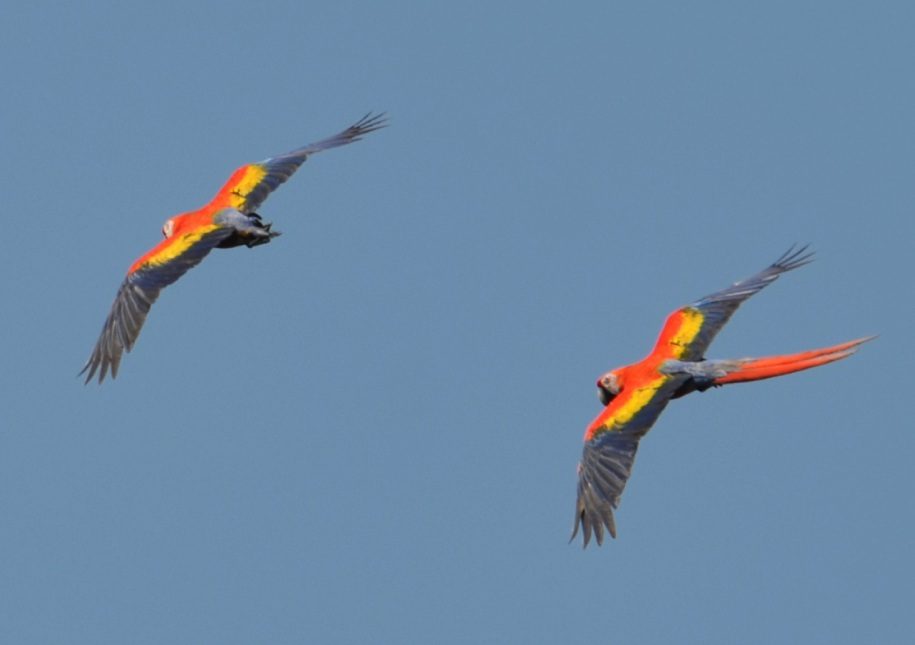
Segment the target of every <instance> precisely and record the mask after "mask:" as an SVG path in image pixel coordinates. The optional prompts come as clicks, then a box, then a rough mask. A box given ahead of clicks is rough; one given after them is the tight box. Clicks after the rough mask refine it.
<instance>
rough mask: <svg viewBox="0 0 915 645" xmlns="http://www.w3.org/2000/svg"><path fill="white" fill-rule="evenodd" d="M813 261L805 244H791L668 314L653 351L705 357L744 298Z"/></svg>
mask: <svg viewBox="0 0 915 645" xmlns="http://www.w3.org/2000/svg"><path fill="white" fill-rule="evenodd" d="M812 261H813V252H812V251H810V252H808V251H807V246H802V247H801V248H799V249H797V250H795V248H794V247H793V246H792V247H791V248H790V249H788V250H787V251H786V252H785V253H784V254H783V255H782V256H781V257H780V258H779V259H778V260H776V261H775V262H773V263H772V264H771V265H770V266H768V267H766V268H765V269H763V270H762V271H760V272H759V273H757V274H756V275H754V276H752V277H749V278H747V279H746V280H741V281H740V282H736V283H734V284H733V285H731V286H730V287H728V288H727V289H723V290H721V291H718V292H716V293H713V294H711V295H709V296H706V297H704V298H702V299H701V300H697V301H696V302H694V303H692V304H691V305H687V306H686V307H683V308H681V309H678V310H677V311H675V312H673V313H672V314H670V316H668V317H667V320H666V321H665V323H664V328H663V329H662V330H661V335H660V336H659V337H658V342H657V344H656V345H655V347H654V350H653V354H655V355H658V356H662V357H666V358H676V359H681V360H684V361H698V360H702V359H703V358H705V352H706V350H707V349H708V346H709V345H710V344H711V342H712V340H713V339H714V338H715V336H716V335H717V334H718V332H719V331H721V329H722V328H723V327H724V325H725V324H726V323H727V322H728V320H729V319H730V318H731V316H732V315H733V314H734V312H735V311H737V308H738V307H739V306H740V305H741V303H743V301H744V300H746V299H747V298H749V297H750V296H752V295H754V294H756V293H758V292H759V291H761V290H762V289H764V288H765V287H767V286H768V285H770V284H772V283H773V282H774V281H775V280H776V279H777V278H778V276H780V275H781V274H782V273H785V272H786V271H791V270H793V269H797V268H798V267H802V266H804V265H805V264H808V263H810V262H812Z"/></svg>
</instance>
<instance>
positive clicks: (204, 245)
mask: <svg viewBox="0 0 915 645" xmlns="http://www.w3.org/2000/svg"><path fill="white" fill-rule="evenodd" d="M384 125H385V120H384V115H378V116H372V115H371V114H368V115H366V116H365V117H363V118H362V119H360V120H359V121H357V122H356V123H354V124H353V125H351V126H350V127H349V128H347V129H346V130H343V131H342V132H340V133H338V134H336V135H334V136H332V137H329V138H327V139H322V140H321V141H318V142H316V143H312V144H309V145H307V146H303V147H301V148H297V149H296V150H293V151H291V152H287V153H286V154H283V155H279V156H277V157H271V158H269V159H265V160H264V161H261V162H257V163H253V164H247V165H244V166H242V167H240V168H238V169H237V170H235V172H233V173H232V175H231V176H230V177H229V180H228V181H227V182H226V183H225V185H223V187H222V188H221V189H220V190H219V191H218V192H217V193H216V195H215V196H214V197H213V199H212V200H210V202H209V203H208V204H207V205H206V206H204V207H203V208H200V209H198V210H195V211H189V212H186V213H181V214H180V215H175V216H174V217H171V218H169V219H168V220H167V221H166V222H165V225H164V226H163V227H162V234H163V235H164V236H165V239H163V240H162V241H161V242H159V243H158V244H156V245H155V246H154V247H153V248H152V249H150V250H149V251H147V252H146V253H144V254H143V255H142V256H140V257H139V258H138V259H137V260H136V261H135V262H134V263H133V264H131V265H130V268H129V269H128V271H127V276H126V277H125V278H124V281H123V282H122V283H121V287H120V288H119V289H118V293H117V295H116V296H115V299H114V304H113V305H112V307H111V312H110V313H109V314H108V318H107V319H106V320H105V324H104V326H103V327H102V333H101V335H100V336H99V339H98V342H97V343H96V345H95V348H94V349H93V350H92V354H91V355H90V356H89V360H88V361H86V364H85V366H84V367H83V369H82V371H81V372H80V374H82V373H86V381H85V382H86V383H88V382H89V381H91V380H92V379H93V378H94V377H95V376H96V375H97V376H98V381H99V383H101V382H102V381H103V380H105V376H106V375H107V374H109V373H110V374H111V377H112V378H114V377H116V376H117V373H118V366H119V365H120V362H121V358H122V355H123V353H124V352H129V351H130V350H131V349H132V348H133V345H134V343H135V342H136V340H137V338H138V337H139V335H140V330H141V328H142V326H143V323H144V322H145V320H146V316H147V314H148V313H149V309H150V307H151V306H152V304H153V303H154V302H155V301H156V298H158V297H159V293H160V291H161V290H162V289H163V288H165V287H167V286H168V285H170V284H172V283H173V282H175V281H176V280H177V279H178V278H180V277H181V276H182V275H184V274H185V273H187V271H188V270H190V269H191V268H193V267H195V266H197V265H198V264H199V263H200V262H201V261H202V260H203V258H204V257H206V255H207V254H208V253H209V252H210V251H212V250H213V249H214V248H233V247H236V246H242V245H244V246H247V247H249V248H251V247H255V246H259V245H261V244H266V243H268V242H270V240H272V239H273V238H274V237H277V236H278V235H279V232H277V231H273V230H271V224H270V223H269V222H264V221H263V220H262V219H261V216H260V215H259V214H258V213H257V212H255V211H256V209H257V208H258V207H259V206H260V205H261V204H262V203H263V202H264V200H265V199H266V198H267V196H268V195H269V194H270V193H271V192H272V191H274V190H275V189H276V188H277V187H278V186H280V184H282V183H283V182H285V181H286V180H287V179H289V177H290V176H292V174H293V173H294V172H295V171H296V170H297V169H298V168H299V166H301V165H302V164H303V163H304V162H305V160H306V159H307V158H308V157H309V156H311V155H312V154H314V153H316V152H320V151H321V150H327V149H329V148H335V147H337V146H342V145H346V144H348V143H352V142H354V141H358V140H359V139H360V138H361V137H362V136H363V135H365V134H368V133H369V132H374V131H375V130H378V129H379V128H382V127H384Z"/></svg>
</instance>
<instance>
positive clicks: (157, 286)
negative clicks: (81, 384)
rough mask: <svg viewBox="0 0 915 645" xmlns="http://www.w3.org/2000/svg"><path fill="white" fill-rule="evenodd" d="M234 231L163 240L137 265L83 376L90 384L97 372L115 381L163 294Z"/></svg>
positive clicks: (207, 229)
mask: <svg viewBox="0 0 915 645" xmlns="http://www.w3.org/2000/svg"><path fill="white" fill-rule="evenodd" d="M234 230H235V229H233V228H231V227H225V226H220V225H218V224H211V225H208V226H201V227H198V228H196V229H194V230H192V231H190V232H188V233H185V234H183V235H175V236H174V237H170V238H167V239H165V240H163V241H162V242H160V243H159V244H158V245H156V246H155V247H153V248H152V249H151V250H150V251H149V252H148V253H146V254H145V255H143V256H142V257H141V258H140V259H139V260H137V261H136V262H134V264H133V265H132V266H131V267H130V270H129V271H128V272H127V277H126V278H124V282H122V283H121V287H120V288H119V289H118V293H117V295H116V296H115V298H114V304H113V305H112V306H111V312H110V313H109V314H108V318H107V319H106V320H105V325H104V326H103V327H102V333H101V335H100V336H99V339H98V342H97V343H96V344H95V349H93V350H92V355H91V356H89V360H88V361H86V365H85V366H84V367H83V369H82V370H81V371H80V374H83V373H85V372H88V374H86V381H85V382H86V383H88V382H89V381H91V380H92V379H93V378H94V377H95V375H96V372H97V373H98V382H99V383H101V382H102V381H104V380H105V376H106V375H107V374H108V372H109V371H110V372H111V378H114V377H116V376H117V375H118V365H120V363H121V356H122V354H123V353H124V352H125V351H127V352H129V351H130V350H131V349H132V348H133V344H134V343H135V342H136V341H137V337H139V335H140V329H141V328H142V327H143V323H144V321H145V320H146V314H148V313H149V308H150V307H151V306H152V304H153V303H154V302H155V301H156V298H158V297H159V292H160V291H162V289H164V288H165V287H167V286H168V285H170V284H171V283H173V282H174V281H175V280H177V279H178V278H180V277H181V276H183V275H184V274H185V273H187V271H188V270H189V269H191V268H193V267H195V266H197V265H198V264H200V261H201V260H203V258H204V257H206V255H207V253H209V252H210V251H211V250H212V249H213V248H214V247H215V246H216V245H218V244H219V243H220V242H222V241H223V240H224V239H226V238H227V237H229V236H230V235H232V233H233V231H234Z"/></svg>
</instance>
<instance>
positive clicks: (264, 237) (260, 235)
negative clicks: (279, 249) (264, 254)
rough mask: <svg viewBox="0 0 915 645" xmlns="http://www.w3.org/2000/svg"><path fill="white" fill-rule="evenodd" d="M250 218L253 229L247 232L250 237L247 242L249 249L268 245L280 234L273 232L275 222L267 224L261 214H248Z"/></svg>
mask: <svg viewBox="0 0 915 645" xmlns="http://www.w3.org/2000/svg"><path fill="white" fill-rule="evenodd" d="M248 218H249V223H250V224H251V227H252V228H251V229H249V230H248V231H247V232H248V233H249V234H250V237H249V238H248V239H247V240H246V241H245V246H247V247H248V248H249V249H250V248H254V247H255V246H260V245H261V244H266V243H267V242H269V241H270V240H271V239H273V238H274V237H277V236H278V235H279V234H280V232H279V231H271V230H270V229H271V228H272V227H273V222H265V221H264V220H263V218H262V217H261V216H260V214H259V213H248Z"/></svg>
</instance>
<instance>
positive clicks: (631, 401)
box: [569, 374, 687, 547]
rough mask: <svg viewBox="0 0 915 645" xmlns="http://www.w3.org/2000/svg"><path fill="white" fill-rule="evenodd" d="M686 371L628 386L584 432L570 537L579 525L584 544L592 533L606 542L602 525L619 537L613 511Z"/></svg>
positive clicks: (576, 533)
mask: <svg viewBox="0 0 915 645" xmlns="http://www.w3.org/2000/svg"><path fill="white" fill-rule="evenodd" d="M686 378H687V377H685V376H682V375H663V374H659V375H657V376H656V377H655V378H654V379H652V380H650V381H647V382H646V383H645V384H644V385H642V386H640V387H633V388H626V389H623V391H622V392H621V393H620V394H619V395H617V396H616V398H614V399H613V400H612V401H611V402H610V405H608V406H607V407H605V408H604V410H603V411H602V412H601V413H600V415H598V417H597V418H596V419H595V420H594V421H593V422H592V423H591V425H590V426H588V430H587V431H586V432H585V447H584V450H583V452H582V456H581V462H580V463H579V464H578V500H577V502H576V505H575V524H574V526H573V527H572V537H571V538H570V539H569V541H570V542H571V541H572V540H574V539H575V536H576V535H578V529H579V527H581V530H582V537H583V538H584V544H583V546H584V547H586V546H588V542H589V541H590V540H591V534H592V533H593V534H594V537H595V539H596V540H597V543H598V544H599V545H600V544H603V542H604V529H605V528H606V530H607V531H608V532H609V533H610V535H611V536H612V537H616V524H615V523H614V520H613V511H614V509H616V508H617V507H618V506H619V502H620V496H621V495H622V494H623V489H624V488H625V487H626V482H627V481H628V480H629V476H630V474H631V473H632V464H633V463H634V462H635V453H636V450H637V449H638V447H639V440H640V439H641V438H642V437H644V436H645V434H646V433H647V432H648V431H649V430H650V429H651V426H653V425H654V423H655V421H657V419H658V417H659V416H660V415H661V412H663V411H664V408H665V407H666V406H667V403H668V402H669V401H670V399H671V397H672V396H673V394H674V392H676V390H677V388H679V387H680V385H682V384H683V382H684V381H685V380H686Z"/></svg>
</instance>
